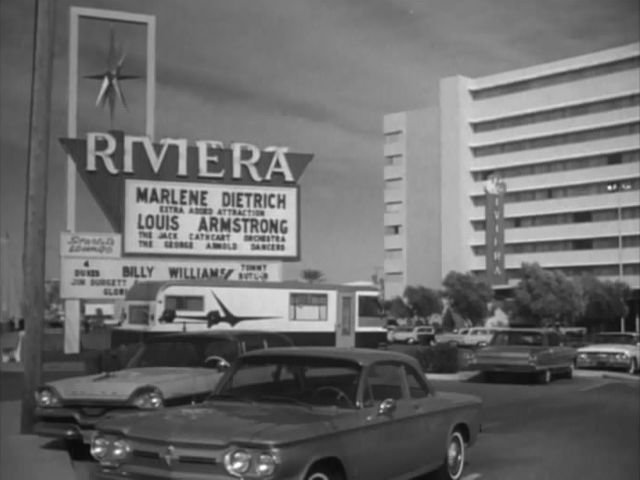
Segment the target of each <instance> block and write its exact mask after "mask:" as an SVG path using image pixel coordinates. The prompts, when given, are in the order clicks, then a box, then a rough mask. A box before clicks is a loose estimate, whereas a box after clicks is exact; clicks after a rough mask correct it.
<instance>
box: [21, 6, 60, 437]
mask: <svg viewBox="0 0 640 480" xmlns="http://www.w3.org/2000/svg"><path fill="white" fill-rule="evenodd" d="M54 26H55V2H54V1H53V0H45V1H42V0H37V1H36V10H35V25H34V29H35V33H34V35H35V39H34V52H33V68H32V83H31V111H30V115H29V117H30V118H29V154H28V160H27V161H28V164H27V195H26V197H27V198H26V209H25V213H26V215H25V226H24V227H25V228H24V230H25V232H24V233H25V234H24V242H25V243H24V253H23V259H22V265H23V268H24V290H23V294H22V312H23V314H24V320H25V322H24V323H25V333H24V340H23V343H22V352H23V355H22V357H23V363H24V382H23V385H22V412H21V419H20V429H21V432H22V433H23V434H26V433H31V431H32V429H33V424H34V409H35V398H34V395H33V394H34V392H35V390H36V388H37V387H38V386H39V385H40V383H41V377H42V344H43V333H44V325H43V323H44V307H45V305H44V303H45V302H44V297H45V292H44V288H45V287H44V279H45V252H46V233H47V215H46V212H47V171H48V161H49V126H50V125H49V124H50V118H51V88H52V83H53V82H52V79H53V45H54Z"/></svg>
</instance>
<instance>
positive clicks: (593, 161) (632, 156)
mask: <svg viewBox="0 0 640 480" xmlns="http://www.w3.org/2000/svg"><path fill="white" fill-rule="evenodd" d="M618 155H619V156H620V158H621V162H619V163H624V164H626V163H636V162H640V151H638V150H628V151H623V152H612V153H609V154H606V155H596V156H592V157H580V158H571V159H568V160H554V161H552V162H545V163H538V164H535V165H521V166H517V167H507V168H501V169H500V171H499V173H500V176H501V177H503V178H515V177H525V176H530V175H539V174H541V173H548V172H561V171H572V170H580V169H582V168H598V167H605V166H607V165H613V164H615V163H611V162H617V160H616V158H617V156H618ZM492 172H493V171H487V172H485V171H482V172H473V180H474V181H476V182H480V181H484V180H486V177H487V175H488V174H489V173H492Z"/></svg>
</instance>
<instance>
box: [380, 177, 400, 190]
mask: <svg viewBox="0 0 640 480" xmlns="http://www.w3.org/2000/svg"><path fill="white" fill-rule="evenodd" d="M403 185H404V184H403V182H402V180H399V179H398V180H396V179H394V180H387V181H385V182H384V188H385V190H402V187H403Z"/></svg>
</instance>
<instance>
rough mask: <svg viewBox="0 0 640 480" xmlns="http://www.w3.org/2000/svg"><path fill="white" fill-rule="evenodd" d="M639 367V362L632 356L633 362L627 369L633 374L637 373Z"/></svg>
mask: <svg viewBox="0 0 640 480" xmlns="http://www.w3.org/2000/svg"><path fill="white" fill-rule="evenodd" d="M637 369H638V362H637V360H636V359H635V358H632V359H631V363H630V364H629V370H627V373H630V374H631V375H633V374H634V373H636V370H637Z"/></svg>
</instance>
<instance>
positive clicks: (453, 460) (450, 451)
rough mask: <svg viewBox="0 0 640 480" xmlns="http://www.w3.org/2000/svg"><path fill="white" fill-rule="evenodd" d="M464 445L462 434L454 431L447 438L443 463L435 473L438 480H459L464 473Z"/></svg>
mask: <svg viewBox="0 0 640 480" xmlns="http://www.w3.org/2000/svg"><path fill="white" fill-rule="evenodd" d="M464 460H465V443H464V438H462V434H461V433H460V432H459V431H458V430H455V431H454V432H452V433H451V435H450V436H449V441H448V442H447V453H446V454H445V458H444V462H443V463H442V466H441V467H440V469H439V470H438V472H437V477H436V478H437V479H438V480H460V479H461V478H462V472H463V471H464Z"/></svg>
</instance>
